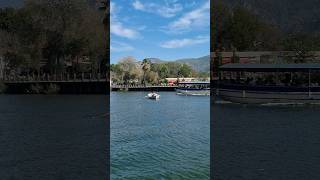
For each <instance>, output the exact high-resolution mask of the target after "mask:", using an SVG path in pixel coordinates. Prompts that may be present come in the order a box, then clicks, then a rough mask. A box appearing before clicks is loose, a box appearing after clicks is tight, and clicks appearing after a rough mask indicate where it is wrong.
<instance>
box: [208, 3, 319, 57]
mask: <svg viewBox="0 0 320 180" xmlns="http://www.w3.org/2000/svg"><path fill="white" fill-rule="evenodd" d="M212 9H213V11H211V12H212V13H211V16H212V17H211V18H212V21H211V28H212V31H211V32H212V36H211V37H212V40H211V48H212V49H211V52H217V51H220V52H223V51H229V52H232V51H235V52H237V51H291V52H294V56H292V57H289V58H287V59H286V60H287V62H290V63H306V62H310V61H312V60H314V59H313V56H314V51H320V43H319V42H320V33H318V32H317V31H306V30H303V28H302V27H300V26H303V25H302V24H301V23H302V22H300V21H299V22H294V23H296V26H297V28H296V29H295V30H288V29H283V28H281V27H280V26H279V25H278V24H276V23H274V22H270V21H268V19H266V18H263V17H262V16H261V15H260V14H256V13H255V12H254V11H253V10H252V9H249V8H246V7H244V6H233V7H232V6H229V5H226V4H225V3H223V2H219V1H218V2H217V3H216V4H215V6H212ZM297 21H298V20H297ZM299 23H300V24H299ZM297 29H298V30H297ZM299 29H300V30H299ZM218 55H219V54H218ZM217 58H219V57H217ZM217 60H219V59H217Z"/></svg>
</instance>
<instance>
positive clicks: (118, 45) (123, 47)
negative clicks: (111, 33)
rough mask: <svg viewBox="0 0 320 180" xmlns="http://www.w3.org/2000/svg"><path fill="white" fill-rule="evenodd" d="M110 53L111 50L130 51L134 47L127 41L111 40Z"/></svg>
mask: <svg viewBox="0 0 320 180" xmlns="http://www.w3.org/2000/svg"><path fill="white" fill-rule="evenodd" d="M110 49H111V53H112V52H127V51H132V50H134V48H133V47H132V46H131V45H129V44H127V43H123V42H118V41H111V46H110Z"/></svg>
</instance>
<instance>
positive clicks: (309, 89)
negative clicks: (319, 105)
mask: <svg viewBox="0 0 320 180" xmlns="http://www.w3.org/2000/svg"><path fill="white" fill-rule="evenodd" d="M308 79H309V93H308V95H309V98H310V97H311V70H310V69H309V78H308Z"/></svg>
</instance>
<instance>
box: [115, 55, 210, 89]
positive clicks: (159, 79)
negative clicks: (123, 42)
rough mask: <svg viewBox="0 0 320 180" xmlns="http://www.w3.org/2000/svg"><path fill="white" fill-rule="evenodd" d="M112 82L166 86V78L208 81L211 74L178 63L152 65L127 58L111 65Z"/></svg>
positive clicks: (149, 62)
mask: <svg viewBox="0 0 320 180" xmlns="http://www.w3.org/2000/svg"><path fill="white" fill-rule="evenodd" d="M110 70H111V80H112V82H113V83H114V84H144V85H146V84H152V85H157V84H166V83H168V82H167V80H166V78H188V77H194V78H199V79H202V80H204V79H207V78H208V77H209V72H197V71H195V70H193V69H192V67H191V66H189V65H187V64H185V63H178V62H163V63H152V62H151V61H150V60H148V59H144V60H142V61H138V60H136V59H134V58H133V57H125V58H123V59H121V60H120V61H119V62H118V63H116V64H111V67H110Z"/></svg>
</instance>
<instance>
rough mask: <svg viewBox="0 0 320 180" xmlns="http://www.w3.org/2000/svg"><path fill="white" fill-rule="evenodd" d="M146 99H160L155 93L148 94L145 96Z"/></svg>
mask: <svg viewBox="0 0 320 180" xmlns="http://www.w3.org/2000/svg"><path fill="white" fill-rule="evenodd" d="M147 98H149V99H155V100H157V99H159V98H160V95H159V94H157V93H154V92H152V93H149V94H148V95H147Z"/></svg>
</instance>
